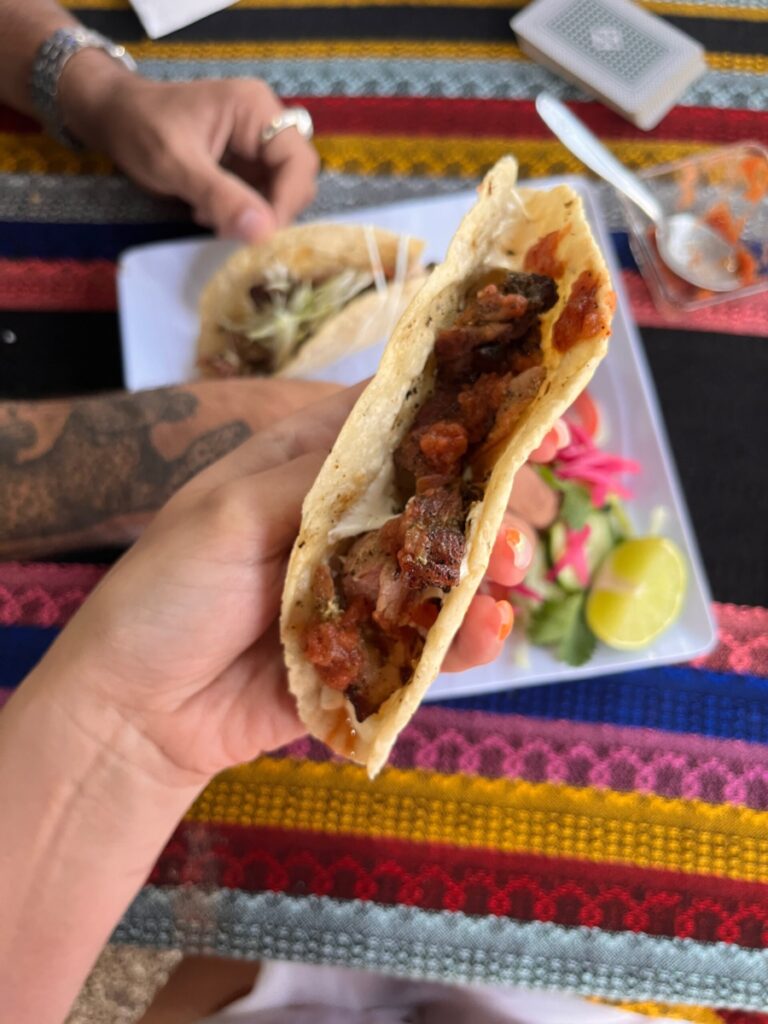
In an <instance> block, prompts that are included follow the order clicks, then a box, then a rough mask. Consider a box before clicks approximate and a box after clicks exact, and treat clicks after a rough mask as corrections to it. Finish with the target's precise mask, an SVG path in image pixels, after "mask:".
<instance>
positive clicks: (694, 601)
mask: <svg viewBox="0 0 768 1024" xmlns="http://www.w3.org/2000/svg"><path fill="white" fill-rule="evenodd" d="M562 183H567V184H570V185H572V186H573V187H574V188H576V189H577V190H578V191H579V193H580V194H581V195H582V197H583V199H584V203H585V207H586V210H587V215H588V217H589V220H590V223H591V225H592V228H593V231H594V232H595V234H596V237H597V239H598V241H599V243H600V247H601V248H602V250H603V253H604V254H605V256H606V259H607V262H608V266H609V268H610V271H611V275H612V277H613V281H614V285H615V288H616V293H617V298H618V304H617V309H616V317H615V320H614V327H613V337H612V340H611V346H610V351H609V355H608V357H607V358H606V359H605V361H604V362H603V364H602V365H601V366H600V368H599V370H598V372H597V374H596V376H595V379H594V381H593V383H592V385H591V386H590V391H591V392H592V393H593V394H594V396H595V397H596V398H597V400H598V401H599V403H600V406H601V408H602V409H603V412H604V414H605V419H606V422H607V425H608V431H609V436H608V439H607V443H608V446H609V448H610V449H611V450H612V451H614V452H617V453H619V454H621V455H623V456H625V457H627V458H631V459H636V460H637V461H638V462H639V463H640V465H641V466H642V472H641V474H640V475H639V476H638V477H637V478H635V479H634V480H633V481H632V483H631V486H632V488H633V491H634V493H635V495H636V497H635V498H634V499H633V500H632V501H631V502H630V505H629V509H630V513H631V516H632V520H633V522H634V524H635V526H636V528H637V529H638V530H639V531H641V532H642V531H646V530H648V528H649V526H650V519H651V515H652V513H653V510H654V509H657V508H662V509H664V510H665V511H666V520H665V523H664V528H663V532H664V534H665V535H666V536H668V537H670V538H671V539H672V540H674V541H676V543H677V544H678V545H679V546H680V548H681V549H682V550H683V552H684V553H685V555H686V558H687V561H688V565H689V569H690V580H689V585H688V593H687V596H686V602H685V607H684V610H683V613H682V615H681V616H680V619H679V620H678V621H677V623H676V624H675V626H674V627H673V628H671V629H669V630H667V632H666V633H665V634H664V635H663V636H661V637H659V639H658V640H657V641H656V642H655V643H654V644H653V645H652V646H651V647H648V648H647V649H645V650H643V651H634V652H622V651H612V650H610V649H609V648H607V647H604V646H603V645H598V649H597V651H596V653H595V655H594V657H593V658H592V659H591V660H590V662H589V663H588V664H587V665H583V666H582V667H581V668H572V667H570V666H569V665H563V664H561V663H560V662H558V661H556V660H555V659H554V658H553V657H552V655H550V654H549V653H548V652H547V651H546V650H543V649H541V648H537V647H533V646H530V647H528V648H527V650H525V651H524V652H523V653H524V654H525V657H524V658H523V657H521V650H520V646H519V645H516V644H514V643H509V644H507V646H506V648H505V650H504V651H503V653H502V654H501V656H500V657H499V658H497V659H496V661H494V662H493V663H492V664H490V665H483V666H482V667H480V668H476V669H472V670H471V671H469V672H464V673H462V674H461V675H441V676H440V677H439V678H438V679H437V680H436V682H435V683H434V685H433V687H432V689H431V690H430V693H429V698H430V699H433V700H434V699H438V698H445V697H459V696H467V695H469V694H475V693H483V692H489V691H492V690H503V689H507V688H511V687H518V686H531V685H532V684H534V683H554V682H563V681H565V680H567V679H579V678H583V677H585V676H595V675H604V674H606V673H609V672H621V671H626V670H628V669H638V668H648V667H650V666H652V665H664V664H670V663H674V662H679V661H685V660H687V659H689V658H693V657H695V656H697V655H700V654H703V653H705V652H706V651H708V650H710V649H711V648H712V646H713V645H714V643H715V640H716V629H715V625H714V621H713V618H712V612H711V608H710V595H709V589H708V586H707V582H706V579H705V576H704V572H703V569H702V565H701V559H700V557H699V553H698V550H697V547H696V542H695V538H694V536H693V532H692V530H691V526H690V523H689V521H688V515H687V512H686V509H685V503H684V501H683V497H682V492H681V489H680V485H679V482H678V480H677V475H676V472H675V469H674V464H673V461H672V455H671V452H670V449H669V444H668V442H667V438H666V434H665V431H664V424H663V421H662V418H661V413H660V411H659V408H658V405H657V402H656V396H655V393H654V389H653V384H652V382H651V377H650V374H649V371H648V368H647V366H646V363H645V358H644V356H643V353H642V349H641V345H640V340H639V338H638V336H637V331H636V329H635V326H634V324H633V322H632V319H631V314H630V312H629V306H628V303H627V298H626V295H625V294H624V290H623V287H622V281H621V275H620V272H619V268H618V266H617V264H616V259H615V257H614V254H613V247H612V244H611V240H610V237H609V235H608V233H607V231H606V229H605V227H604V225H603V223H602V220H601V217H600V214H599V211H598V208H597V205H596V202H595V199H594V195H593V192H592V190H591V188H590V186H589V184H588V183H587V182H586V181H584V180H583V179H581V178H557V179H555V178H551V179H546V180H537V182H536V186H537V187H538V188H547V187H552V186H554V185H558V184H562ZM474 199H475V194H474V192H468V193H463V194H461V195H453V196H449V197H440V198H437V199H428V200H417V201H407V202H402V203H392V204H391V205H388V206H381V207H376V208H368V209H365V210H356V211H353V212H351V213H344V214H339V215H338V216H336V217H334V219H335V220H338V221H347V222H352V223H366V222H367V223H372V224H377V225H379V226H381V227H384V228H389V229H391V230H393V231H399V232H407V233H408V234H411V235H414V236H416V237H418V238H423V239H425V240H426V242H427V247H426V253H425V259H426V260H428V261H440V260H442V258H443V256H444V254H445V250H446V248H447V246H448V242H449V241H450V239H451V237H452V236H453V234H454V232H455V230H456V227H457V225H458V223H459V220H460V219H461V217H462V215H463V214H464V213H465V212H466V210H467V209H468V208H469V207H470V206H471V205H472V203H473V202H474ZM233 248H234V245H233V244H232V243H228V242H218V241H210V240H207V241H200V240H191V241H183V242H170V243H161V244H159V245H147V246H141V247H138V248H135V249H132V250H129V251H128V252H126V253H125V254H124V255H123V257H122V259H121V261H120V267H119V276H118V293H119V303H120V323H121V330H122V343H123V367H124V372H125V382H126V386H127V387H128V388H129V389H131V390H135V389H139V388H151V387H161V386H163V385H167V384H180V383H182V382H183V381H186V380H190V379H191V378H193V377H194V376H195V375H196V373H195V368H194V361H195V354H194V347H195V338H196V335H197V298H198V295H199V293H200V289H201V287H202V286H203V284H204V283H205V281H206V280H207V279H208V277H209V276H210V275H211V273H212V272H213V271H214V270H215V269H216V267H218V266H219V264H220V263H221V262H222V261H223V260H224V259H225V258H226V257H227V256H228V255H229V253H230V252H231V251H232V250H233ZM382 348H383V342H382V344H381V345H379V346H376V347H375V348H373V349H369V350H368V351H367V352H363V353H358V354H357V355H355V356H352V357H348V358H346V359H342V360H340V361H339V362H337V363H334V364H332V365H330V366H328V367H326V368H325V369H324V370H323V371H322V373H318V374H316V376H317V377H322V378H324V379H326V380H336V381H339V382H340V383H344V384H351V383H354V382H355V381H358V380H361V379H362V378H363V377H365V376H368V375H369V374H371V373H372V372H373V371H374V370H375V369H376V366H377V364H378V360H379V358H380V355H381V351H382Z"/></svg>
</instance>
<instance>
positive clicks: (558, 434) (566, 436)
mask: <svg viewBox="0 0 768 1024" xmlns="http://www.w3.org/2000/svg"><path fill="white" fill-rule="evenodd" d="M552 433H553V434H554V438H555V444H556V445H557V449H558V451H559V450H560V449H561V448H565V447H567V446H568V445H569V444H570V443H571V432H570V430H569V429H568V424H567V423H566V422H565V420H558V421H557V422H556V423H555V425H554V427H553V428H552Z"/></svg>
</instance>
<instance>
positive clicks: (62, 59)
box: [29, 28, 136, 149]
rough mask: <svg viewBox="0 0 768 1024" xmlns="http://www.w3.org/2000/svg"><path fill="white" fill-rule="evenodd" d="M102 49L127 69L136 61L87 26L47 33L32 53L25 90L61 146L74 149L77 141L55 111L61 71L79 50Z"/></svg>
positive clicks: (50, 133) (132, 67)
mask: <svg viewBox="0 0 768 1024" xmlns="http://www.w3.org/2000/svg"><path fill="white" fill-rule="evenodd" d="M86 49H95V50H103V51H104V53H106V54H108V56H110V57H112V58H113V59H114V60H117V61H119V62H120V63H121V64H123V65H124V66H125V67H126V68H127V69H128V70H129V71H135V70H136V61H135V60H134V59H133V57H131V55H130V54H129V53H128V52H127V50H126V49H125V47H124V46H120V45H119V44H118V43H113V42H112V40H111V39H107V37H106V36H103V35H101V33H100V32H92V31H91V30H90V29H87V28H75V29H66V28H59V29H56V31H55V32H54V33H53V34H52V35H50V36H49V37H48V38H47V39H46V40H45V42H44V43H43V44H42V45H41V46H40V48H39V49H38V51H37V53H36V54H35V60H34V63H33V65H32V74H31V75H30V80H29V91H30V95H31V97H32V102H33V103H34V106H35V109H36V111H37V113H38V116H39V117H40V120H41V121H42V123H43V125H44V127H45V129H46V131H47V132H48V134H49V135H52V136H53V138H55V139H57V140H58V141H59V142H62V143H64V145H66V146H69V147H71V148H74V149H78V148H80V147H79V143H78V142H77V140H76V139H75V138H73V136H72V135H70V133H69V132H68V131H67V128H66V125H65V124H64V122H63V120H62V118H61V112H60V110H59V103H58V92H59V80H60V79H61V73H62V71H63V70H64V68H65V67H66V65H67V62H68V61H69V60H71V58H72V57H74V56H75V54H76V53H79V52H80V50H86Z"/></svg>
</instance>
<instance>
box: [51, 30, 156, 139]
mask: <svg viewBox="0 0 768 1024" xmlns="http://www.w3.org/2000/svg"><path fill="white" fill-rule="evenodd" d="M137 78H138V76H137V75H136V74H135V73H134V72H132V71H129V70H128V68H126V67H124V66H123V65H122V64H121V63H120V62H119V61H117V60H115V59H114V58H113V57H110V56H109V54H107V53H105V52H104V51H103V50H98V49H96V48H94V47H88V48H86V49H84V50H80V52H79V53H76V54H75V55H74V56H73V57H72V58H70V60H68V61H67V64H66V66H65V67H64V70H63V71H62V73H61V78H60V79H59V84H58V89H57V104H58V107H59V113H60V115H61V119H62V123H63V124H64V126H65V127H66V128H67V130H68V131H69V132H70V134H72V135H73V136H74V137H75V138H76V139H77V140H78V141H79V142H81V143H83V144H84V145H85V146H88V147H89V148H91V149H97V150H108V148H109V147H108V141H107V129H108V127H109V117H108V115H107V108H108V106H109V104H110V103H111V102H112V101H113V99H114V96H115V93H116V91H119V90H123V89H125V88H126V87H129V86H130V85H131V84H132V83H133V82H135V81H136V80H137Z"/></svg>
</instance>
